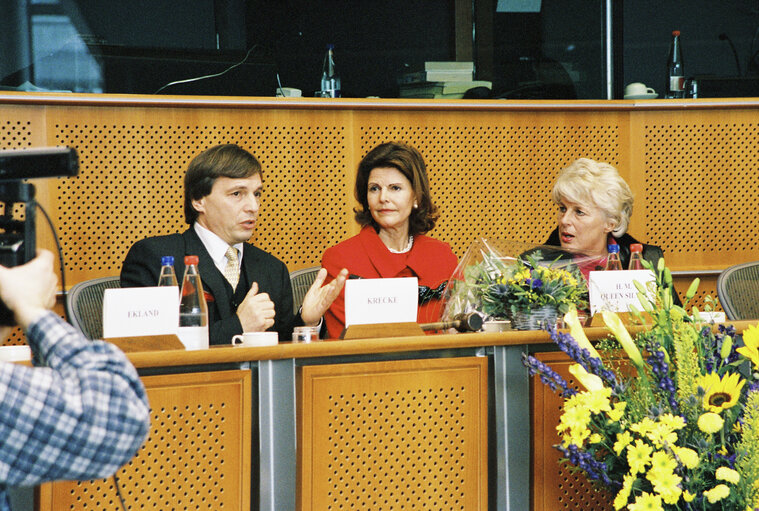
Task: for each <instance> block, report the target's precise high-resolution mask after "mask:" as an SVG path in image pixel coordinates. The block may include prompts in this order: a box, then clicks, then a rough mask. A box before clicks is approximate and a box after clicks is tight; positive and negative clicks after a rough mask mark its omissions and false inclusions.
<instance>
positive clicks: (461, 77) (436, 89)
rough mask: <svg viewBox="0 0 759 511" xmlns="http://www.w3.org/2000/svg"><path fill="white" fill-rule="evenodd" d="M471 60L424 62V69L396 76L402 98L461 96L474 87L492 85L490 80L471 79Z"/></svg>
mask: <svg viewBox="0 0 759 511" xmlns="http://www.w3.org/2000/svg"><path fill="white" fill-rule="evenodd" d="M473 76H474V63H473V62H425V63H424V71H416V72H413V73H406V74H403V75H401V76H400V77H399V78H398V88H399V91H400V94H399V95H400V97H402V98H446V99H456V98H462V97H463V96H464V93H465V92H466V91H468V90H469V89H473V88H475V87H487V88H488V89H489V88H491V87H492V86H493V84H492V83H491V82H488V81H484V80H473Z"/></svg>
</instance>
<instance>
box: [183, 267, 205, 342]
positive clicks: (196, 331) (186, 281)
mask: <svg viewBox="0 0 759 511" xmlns="http://www.w3.org/2000/svg"><path fill="white" fill-rule="evenodd" d="M184 265H185V270H184V277H183V278H182V291H181V292H180V293H179V329H178V330H177V337H179V340H180V341H182V344H184V346H185V348H186V349H188V350H199V349H203V348H208V304H206V297H205V295H204V294H203V283H202V282H201V281H200V274H199V273H198V256H194V255H188V256H185V258H184Z"/></svg>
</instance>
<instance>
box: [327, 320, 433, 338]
mask: <svg viewBox="0 0 759 511" xmlns="http://www.w3.org/2000/svg"><path fill="white" fill-rule="evenodd" d="M417 335H424V331H423V330H422V327H420V326H419V323H373V324H367V325H350V326H348V327H347V328H345V329H343V333H341V334H340V339H376V338H378V337H414V336H417Z"/></svg>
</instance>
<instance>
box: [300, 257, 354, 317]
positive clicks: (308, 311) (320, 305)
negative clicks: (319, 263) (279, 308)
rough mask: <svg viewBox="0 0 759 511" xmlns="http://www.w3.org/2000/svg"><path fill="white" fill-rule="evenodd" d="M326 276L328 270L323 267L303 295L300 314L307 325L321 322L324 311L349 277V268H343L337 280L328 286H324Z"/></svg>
mask: <svg viewBox="0 0 759 511" xmlns="http://www.w3.org/2000/svg"><path fill="white" fill-rule="evenodd" d="M326 278H327V270H326V269H324V268H322V269H321V270H319V273H318V274H317V275H316V279H315V280H314V283H313V284H312V285H311V287H310V288H309V290H308V293H306V296H304V297H303V306H302V308H301V313H300V316H301V318H303V323H305V324H306V325H310V326H315V325H318V324H319V321H321V318H322V316H324V313H325V312H327V309H329V306H330V305H332V302H334V301H335V298H337V295H339V294H340V290H342V289H343V285H345V279H347V278H348V270H346V269H345V268H343V269H342V270H340V273H338V274H337V277H335V280H333V281H332V282H330V283H329V284H327V285H326V286H322V284H324V280H325V279H326Z"/></svg>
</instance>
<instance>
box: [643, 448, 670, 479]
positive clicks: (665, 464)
mask: <svg viewBox="0 0 759 511" xmlns="http://www.w3.org/2000/svg"><path fill="white" fill-rule="evenodd" d="M676 468H677V462H676V461H675V459H674V458H673V457H672V456H670V455H669V454H667V453H666V452H664V451H656V452H655V453H654V454H653V455H652V456H651V469H650V470H649V472H648V473H649V474H653V475H654V477H655V476H656V474H667V473H671V472H674V470H675V469H676ZM649 479H650V478H649ZM651 482H653V481H651Z"/></svg>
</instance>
